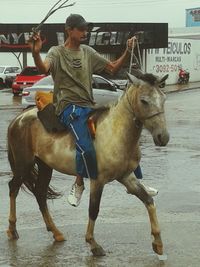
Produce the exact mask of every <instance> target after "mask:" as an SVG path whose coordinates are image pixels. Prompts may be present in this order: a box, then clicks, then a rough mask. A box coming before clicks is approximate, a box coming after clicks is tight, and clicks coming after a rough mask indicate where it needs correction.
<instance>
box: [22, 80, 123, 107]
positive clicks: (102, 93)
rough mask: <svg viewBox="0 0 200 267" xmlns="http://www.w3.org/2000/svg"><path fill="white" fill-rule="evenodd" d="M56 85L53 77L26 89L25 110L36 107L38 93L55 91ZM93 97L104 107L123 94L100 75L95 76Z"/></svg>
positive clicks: (23, 100)
mask: <svg viewBox="0 0 200 267" xmlns="http://www.w3.org/2000/svg"><path fill="white" fill-rule="evenodd" d="M53 87H54V83H53V79H52V77H51V75H49V76H47V77H45V78H43V79H41V80H40V81H38V82H36V83H35V84H34V85H33V86H32V87H27V88H24V89H23V91H22V106H23V108H26V107H29V106H34V105H35V93H36V91H45V92H49V91H53ZM92 87H93V95H94V99H95V101H96V103H97V104H100V105H104V104H108V103H112V102H115V101H117V99H118V98H119V97H120V96H121V95H122V94H123V91H122V90H120V89H119V86H118V85H117V84H115V83H114V82H112V81H110V80H108V79H105V78H104V77H102V76H99V75H93V80H92Z"/></svg>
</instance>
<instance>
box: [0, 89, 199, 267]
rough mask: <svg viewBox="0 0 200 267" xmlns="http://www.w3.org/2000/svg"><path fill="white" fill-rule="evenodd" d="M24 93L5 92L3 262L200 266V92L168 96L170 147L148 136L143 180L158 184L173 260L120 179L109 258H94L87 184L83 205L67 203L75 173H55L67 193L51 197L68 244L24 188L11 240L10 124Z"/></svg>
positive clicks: (104, 234) (106, 219) (106, 233)
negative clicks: (160, 250) (57, 239)
mask: <svg viewBox="0 0 200 267" xmlns="http://www.w3.org/2000/svg"><path fill="white" fill-rule="evenodd" d="M20 100H21V98H20V97H13V96H12V94H11V92H10V90H8V89H7V90H1V91H0V118H1V120H0V266H5V267H6V266H17V267H18V266H19V267H21V266H24V267H25V266H34V267H37V266H41V267H43V266H47V267H51V266H52V267H53V266H56V267H57V266H73V267H74V266H75V267H82V266H83V267H86V266H87V267H88V266H89V267H97V266H98V267H118V266H119V267H125V266H134V267H158V266H166V267H199V266H200V263H199V262H200V204H199V201H200V174H199V169H200V163H199V161H200V137H199V136H200V115H199V114H200V104H199V103H200V90H192V91H186V92H180V93H173V94H170V95H168V96H167V102H166V116H167V121H168V129H169V132H170V136H171V139H170V142H169V144H168V146H167V147H162V148H157V147H155V146H154V144H153V141H152V138H151V136H150V135H149V134H148V133H147V132H146V131H144V132H143V135H142V154H143V157H142V162H141V165H142V168H143V173H144V182H145V183H146V184H149V185H153V186H155V187H157V188H158V189H159V195H158V196H157V197H155V202H156V206H157V213H158V218H159V222H160V226H161V230H162V239H163V243H164V248H165V253H166V254H167V256H168V259H167V261H165V262H163V261H159V260H158V258H157V256H156V255H155V254H154V253H153V251H152V249H151V236H150V226H149V222H148V217H147V212H146V210H145V208H144V206H143V204H142V203H141V202H140V201H139V200H137V199H136V198H135V197H131V196H130V195H128V194H126V193H125V189H124V188H123V187H122V186H121V185H119V184H118V183H116V182H114V183H112V184H108V185H107V186H106V187H105V189H104V192H103V197H102V202H101V210H100V214H99V217H98V220H97V223H96V228H95V236H96V239H97V241H98V242H99V243H100V244H101V245H102V246H103V248H104V249H105V250H106V252H107V255H106V256H105V257H101V258H96V257H93V256H92V255H91V252H90V251H89V247H88V246H87V245H86V243H85V241H84V234H85V230H86V225H87V213H88V211H87V209H88V197H89V190H88V188H89V184H88V181H86V190H85V192H84V195H83V200H82V202H81V205H80V206H79V207H78V208H73V207H70V206H69V205H68V204H67V202H66V196H67V192H68V190H69V189H70V186H71V184H72V182H73V177H69V176H65V175H62V174H60V173H57V172H54V176H53V179H52V185H53V186H55V187H56V188H57V189H58V190H60V191H62V192H63V194H64V196H63V197H62V198H60V199H58V200H55V201H53V202H52V201H49V202H48V204H49V207H50V211H51V213H52V215H53V218H54V220H55V223H56V224H57V226H58V227H59V228H60V230H62V231H63V233H64V235H65V237H66V242H63V243H59V244H58V243H54V242H53V238H52V235H51V234H50V233H48V232H47V231H46V229H45V226H44V223H43V220H42V217H41V215H40V212H39V210H38V206H37V204H36V201H35V199H34V198H33V197H32V196H29V195H28V194H26V193H24V192H22V191H21V192H20V194H19V196H18V198H17V217H18V221H17V228H18V233H19V236H20V238H19V240H18V241H8V239H7V236H6V229H7V225H8V222H7V221H8V211H9V197H8V186H7V183H8V181H9V179H10V177H11V176H10V167H9V164H8V162H7V155H6V132H7V127H8V124H9V122H10V121H11V120H12V118H14V116H15V115H16V114H18V113H19V112H21V107H20Z"/></svg>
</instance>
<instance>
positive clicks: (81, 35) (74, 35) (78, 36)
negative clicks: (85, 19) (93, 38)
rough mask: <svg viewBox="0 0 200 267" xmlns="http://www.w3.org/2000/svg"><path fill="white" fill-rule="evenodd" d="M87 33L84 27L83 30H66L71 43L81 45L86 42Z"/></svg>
mask: <svg viewBox="0 0 200 267" xmlns="http://www.w3.org/2000/svg"><path fill="white" fill-rule="evenodd" d="M87 33H88V30H87V28H86V27H84V28H73V29H69V30H68V35H69V37H70V38H71V39H72V40H73V41H75V42H79V43H82V42H84V41H85V40H86V38H87Z"/></svg>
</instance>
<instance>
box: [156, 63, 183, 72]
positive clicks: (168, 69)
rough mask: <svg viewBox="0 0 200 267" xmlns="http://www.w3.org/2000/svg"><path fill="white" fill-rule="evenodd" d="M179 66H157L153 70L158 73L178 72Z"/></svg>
mask: <svg viewBox="0 0 200 267" xmlns="http://www.w3.org/2000/svg"><path fill="white" fill-rule="evenodd" d="M178 69H179V65H176V64H175V65H173V64H171V65H155V66H153V70H155V71H156V72H175V71H178Z"/></svg>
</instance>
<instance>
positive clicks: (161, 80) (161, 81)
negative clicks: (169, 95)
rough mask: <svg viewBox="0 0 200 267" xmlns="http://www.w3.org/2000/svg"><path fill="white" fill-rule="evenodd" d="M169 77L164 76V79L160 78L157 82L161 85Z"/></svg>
mask: <svg viewBox="0 0 200 267" xmlns="http://www.w3.org/2000/svg"><path fill="white" fill-rule="evenodd" d="M168 77H169V74H166V75H165V76H164V77H162V78H161V79H160V80H159V82H160V83H163V82H164V81H165V80H167V78H168Z"/></svg>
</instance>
